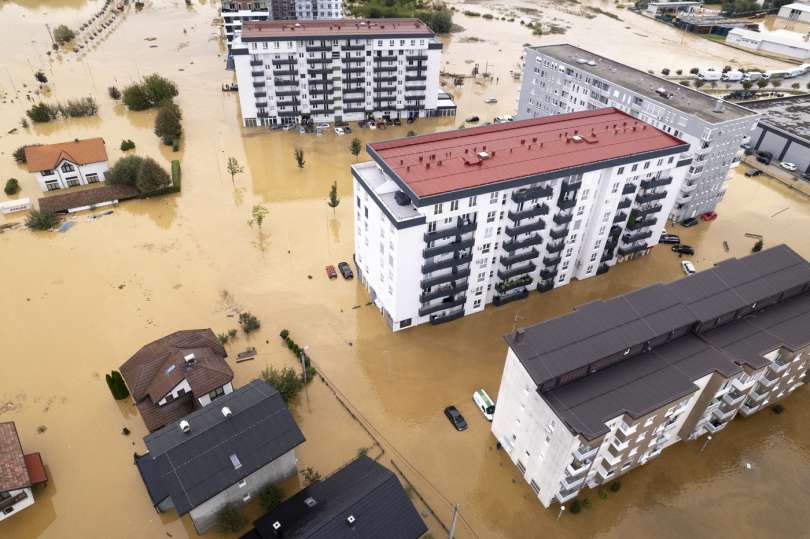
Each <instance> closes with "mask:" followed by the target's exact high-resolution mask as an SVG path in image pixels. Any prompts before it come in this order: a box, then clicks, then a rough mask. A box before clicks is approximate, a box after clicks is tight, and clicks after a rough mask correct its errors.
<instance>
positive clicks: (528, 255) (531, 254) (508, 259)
mask: <svg viewBox="0 0 810 539" xmlns="http://www.w3.org/2000/svg"><path fill="white" fill-rule="evenodd" d="M539 254H540V251H538V250H537V249H534V248H532V250H530V251H526V252H525V253H520V254H514V255H506V256H502V257H501V259H500V261H501V264H503V265H504V266H511V265H512V264H520V263H521V262H525V261H527V260H531V259H533V258H536V257H537V255H539Z"/></svg>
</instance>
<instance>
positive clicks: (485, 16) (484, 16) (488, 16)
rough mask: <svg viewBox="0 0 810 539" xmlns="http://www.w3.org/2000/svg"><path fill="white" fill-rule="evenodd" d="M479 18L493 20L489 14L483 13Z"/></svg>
mask: <svg viewBox="0 0 810 539" xmlns="http://www.w3.org/2000/svg"><path fill="white" fill-rule="evenodd" d="M481 17H483V18H484V19H493V18H494V17H493V16H492V15H491V14H489V13H484V14H483V15H481Z"/></svg>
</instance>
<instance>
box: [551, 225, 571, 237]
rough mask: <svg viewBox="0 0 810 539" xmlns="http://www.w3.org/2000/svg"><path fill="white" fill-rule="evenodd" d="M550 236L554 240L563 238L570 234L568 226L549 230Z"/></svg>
mask: <svg viewBox="0 0 810 539" xmlns="http://www.w3.org/2000/svg"><path fill="white" fill-rule="evenodd" d="M548 234H549V236H551V239H553V240H561V239H563V238H564V237H566V236H567V235H568V227H567V226H566V227H564V228H552V229H551V230H549V231H548Z"/></svg>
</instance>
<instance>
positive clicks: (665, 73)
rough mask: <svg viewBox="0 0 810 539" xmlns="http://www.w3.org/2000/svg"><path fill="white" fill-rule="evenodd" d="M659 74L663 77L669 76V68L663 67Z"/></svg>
mask: <svg viewBox="0 0 810 539" xmlns="http://www.w3.org/2000/svg"><path fill="white" fill-rule="evenodd" d="M661 74H662V75H664V76H667V75H669V68H668V67H665V68H664V69H662V70H661Z"/></svg>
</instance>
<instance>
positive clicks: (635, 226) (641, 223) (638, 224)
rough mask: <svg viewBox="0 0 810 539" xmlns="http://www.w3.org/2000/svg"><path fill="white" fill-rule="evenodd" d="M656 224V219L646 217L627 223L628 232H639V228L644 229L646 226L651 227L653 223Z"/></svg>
mask: <svg viewBox="0 0 810 539" xmlns="http://www.w3.org/2000/svg"><path fill="white" fill-rule="evenodd" d="M657 222H658V218H657V217H648V218H647V219H637V220H635V221H633V222H632V223H627V229H628V230H639V229H641V228H646V227H648V226H653V225H654V224H655V223H657Z"/></svg>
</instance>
